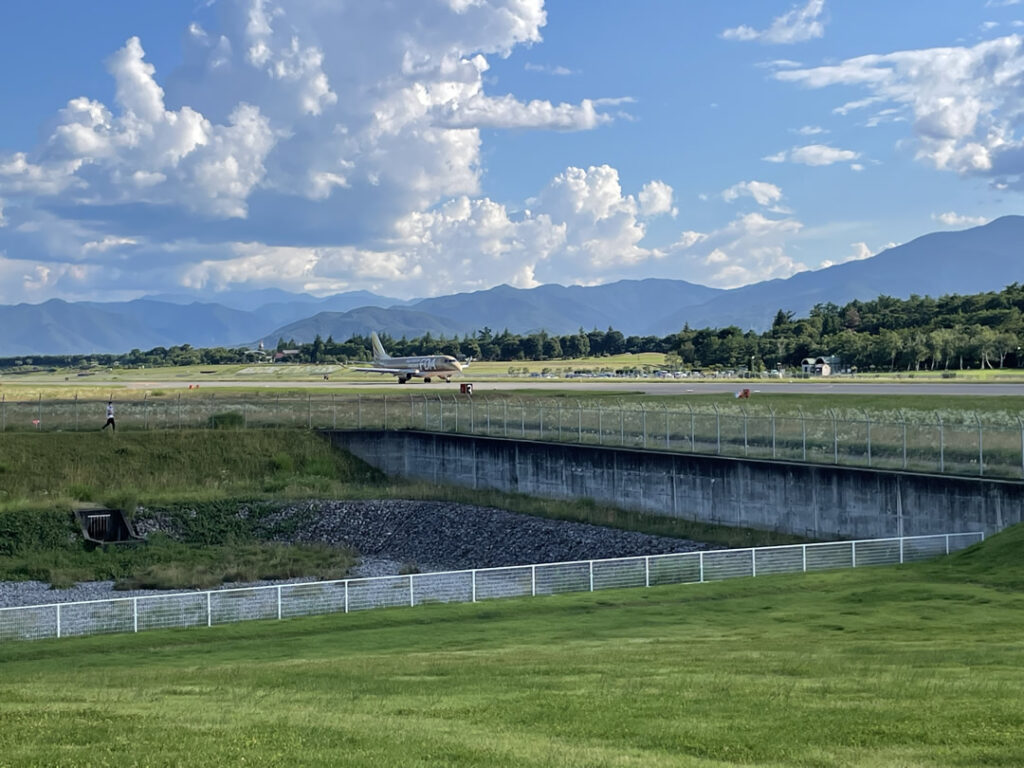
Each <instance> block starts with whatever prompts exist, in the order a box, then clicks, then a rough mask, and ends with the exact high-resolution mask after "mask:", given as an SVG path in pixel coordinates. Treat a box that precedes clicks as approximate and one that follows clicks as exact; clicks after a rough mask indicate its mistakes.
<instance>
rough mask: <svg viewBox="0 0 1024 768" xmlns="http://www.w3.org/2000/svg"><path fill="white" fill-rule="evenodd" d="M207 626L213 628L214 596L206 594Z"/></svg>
mask: <svg viewBox="0 0 1024 768" xmlns="http://www.w3.org/2000/svg"><path fill="white" fill-rule="evenodd" d="M206 626H208V627H212V626H213V596H212V595H211V593H209V592H207V593H206Z"/></svg>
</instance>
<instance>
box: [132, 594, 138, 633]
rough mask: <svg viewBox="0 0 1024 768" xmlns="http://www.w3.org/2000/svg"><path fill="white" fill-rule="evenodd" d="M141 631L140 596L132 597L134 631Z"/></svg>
mask: <svg viewBox="0 0 1024 768" xmlns="http://www.w3.org/2000/svg"><path fill="white" fill-rule="evenodd" d="M138 631H139V598H137V597H133V598H132V632H138Z"/></svg>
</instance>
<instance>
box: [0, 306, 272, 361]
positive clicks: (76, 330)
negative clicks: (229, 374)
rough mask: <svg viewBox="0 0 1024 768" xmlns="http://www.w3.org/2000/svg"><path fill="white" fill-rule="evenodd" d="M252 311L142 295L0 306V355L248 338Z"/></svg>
mask: <svg viewBox="0 0 1024 768" xmlns="http://www.w3.org/2000/svg"><path fill="white" fill-rule="evenodd" d="M252 327H253V316H252V314H251V313H249V312H240V311H239V310H235V309H229V308H227V307H222V306H220V305H219V304H190V305H187V306H182V305H177V304H168V303H164V302H159V301H148V300H146V299H136V300H135V301H124V302H111V303H99V302H74V303H69V302H66V301H61V300H60V299H52V300H50V301H47V302H45V303H43V304H18V305H15V306H0V328H3V329H4V333H3V334H2V336H0V355H5V356H10V355H32V354H53V355H63V354H77V353H88V352H127V351H129V350H131V349H133V348H138V349H152V348H153V347H159V346H163V347H168V346H174V345H179V344H191V345H192V346H194V347H209V346H223V345H225V344H234V343H241V342H244V341H245V340H246V339H247V338H248V337H250V336H251V335H252Z"/></svg>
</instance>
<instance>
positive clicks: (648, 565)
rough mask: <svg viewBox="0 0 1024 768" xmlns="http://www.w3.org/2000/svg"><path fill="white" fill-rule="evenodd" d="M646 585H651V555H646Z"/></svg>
mask: <svg viewBox="0 0 1024 768" xmlns="http://www.w3.org/2000/svg"><path fill="white" fill-rule="evenodd" d="M644 586H645V587H649V586H651V556H650V555H647V556H645V557H644Z"/></svg>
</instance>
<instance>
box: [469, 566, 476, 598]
mask: <svg viewBox="0 0 1024 768" xmlns="http://www.w3.org/2000/svg"><path fill="white" fill-rule="evenodd" d="M470 573H472V574H473V602H474V603H475V602H476V568H474V569H473V570H472V571H470Z"/></svg>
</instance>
